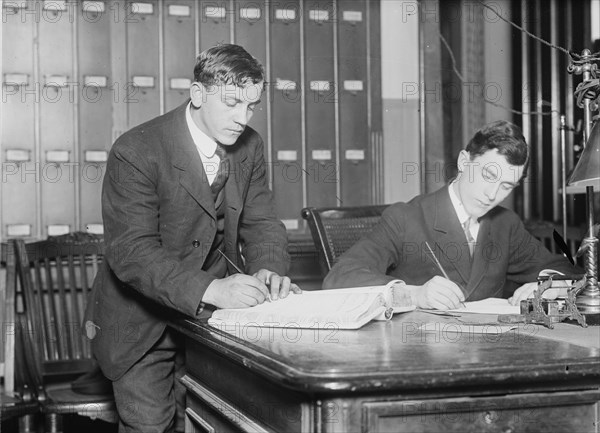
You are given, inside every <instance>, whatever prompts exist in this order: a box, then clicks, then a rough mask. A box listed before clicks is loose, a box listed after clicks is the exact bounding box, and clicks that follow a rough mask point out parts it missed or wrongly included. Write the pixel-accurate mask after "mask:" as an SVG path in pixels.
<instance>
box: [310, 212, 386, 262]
mask: <svg viewBox="0 0 600 433" xmlns="http://www.w3.org/2000/svg"><path fill="white" fill-rule="evenodd" d="M387 207H388V205H370V206H356V207H338V208H314V207H309V208H304V209H302V213H301V215H302V218H304V219H305V220H306V221H307V222H308V227H309V229H310V231H311V234H312V237H313V241H314V243H315V246H316V248H317V250H318V251H319V252H320V253H321V254H322V255H323V259H324V260H323V261H324V265H325V270H326V271H329V270H330V269H331V268H332V267H333V265H334V264H335V263H336V262H337V261H338V260H339V258H340V256H341V255H342V254H343V253H345V252H346V251H347V250H348V249H349V248H350V247H351V246H352V245H354V244H355V243H356V242H357V241H358V240H359V239H360V238H361V237H362V236H364V235H365V234H366V233H368V232H370V231H371V230H372V229H373V227H374V226H375V225H376V224H377V223H378V222H379V220H380V219H381V214H382V213H383V211H384V210H385V209H386V208H387Z"/></svg>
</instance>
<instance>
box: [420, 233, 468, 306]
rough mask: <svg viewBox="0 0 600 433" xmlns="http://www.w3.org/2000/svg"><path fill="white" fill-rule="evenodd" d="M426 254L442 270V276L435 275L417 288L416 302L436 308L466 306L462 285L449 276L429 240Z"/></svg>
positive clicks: (426, 244) (426, 243)
mask: <svg viewBox="0 0 600 433" xmlns="http://www.w3.org/2000/svg"><path fill="white" fill-rule="evenodd" d="M425 246H426V247H427V250H428V251H427V252H426V255H427V257H429V259H430V260H431V261H433V263H434V264H435V265H436V266H437V268H438V269H439V270H440V272H441V274H442V275H443V278H442V277H439V276H435V277H433V278H431V279H430V280H429V281H427V282H426V283H425V284H423V285H422V286H420V287H419V288H418V290H415V292H414V293H415V297H416V304H417V307H419V308H433V309H436V310H449V309H450V310H451V309H455V308H458V307H460V306H461V305H462V306H463V307H464V300H465V295H464V292H463V290H462V289H461V287H460V286H458V285H457V284H456V283H454V282H453V281H452V280H450V278H449V277H448V274H447V273H446V270H445V269H444V267H443V266H442V264H441V263H440V261H439V260H438V258H437V257H436V255H435V254H434V252H433V250H432V249H431V247H430V246H429V243H428V242H425Z"/></svg>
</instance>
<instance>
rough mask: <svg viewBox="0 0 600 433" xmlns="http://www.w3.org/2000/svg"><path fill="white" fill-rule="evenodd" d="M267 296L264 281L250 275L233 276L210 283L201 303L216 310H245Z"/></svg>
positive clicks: (260, 302) (267, 291) (267, 292)
mask: <svg viewBox="0 0 600 433" xmlns="http://www.w3.org/2000/svg"><path fill="white" fill-rule="evenodd" d="M268 296H269V289H268V288H267V286H266V285H265V283H264V281H261V280H260V279H259V278H257V277H254V276H252V275H245V274H233V275H230V276H229V277H226V278H221V279H217V280H214V281H213V282H212V283H210V284H209V285H208V287H207V288H206V292H204V296H203V297H202V302H204V303H206V304H211V305H214V306H215V307H217V308H245V307H253V306H255V305H258V304H262V303H263V302H265V300H267V298H268Z"/></svg>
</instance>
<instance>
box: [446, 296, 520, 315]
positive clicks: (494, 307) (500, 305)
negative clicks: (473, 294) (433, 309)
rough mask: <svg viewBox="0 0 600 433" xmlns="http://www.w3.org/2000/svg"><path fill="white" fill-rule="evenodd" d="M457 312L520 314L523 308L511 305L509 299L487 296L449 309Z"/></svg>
mask: <svg viewBox="0 0 600 433" xmlns="http://www.w3.org/2000/svg"><path fill="white" fill-rule="evenodd" d="M448 311H452V312H457V313H479V314H519V313H520V312H521V308H520V307H519V306H518V305H511V304H509V302H508V299H501V298H487V299H482V300H481V301H472V302H465V306H464V307H461V308H456V309H454V310H448Z"/></svg>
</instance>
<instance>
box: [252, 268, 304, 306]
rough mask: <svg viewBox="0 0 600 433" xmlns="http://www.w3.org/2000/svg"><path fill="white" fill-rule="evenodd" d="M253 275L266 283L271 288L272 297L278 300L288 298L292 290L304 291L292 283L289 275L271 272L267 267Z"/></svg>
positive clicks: (296, 291)
mask: <svg viewBox="0 0 600 433" xmlns="http://www.w3.org/2000/svg"><path fill="white" fill-rule="evenodd" d="M253 277H255V278H257V279H258V280H260V281H261V282H262V283H263V284H264V285H266V286H267V287H268V288H269V293H270V296H271V299H272V300H273V301H276V300H277V299H280V298H281V299H283V298H286V297H287V295H289V293H290V290H291V291H292V292H294V293H296V294H300V293H302V290H300V287H298V286H297V285H296V284H294V283H292V281H291V280H290V278H289V277H285V276H284V277H282V276H280V275H278V274H276V273H275V272H271V271H269V270H267V269H261V270H259V271H258V272H256V273H255V274H254V275H253Z"/></svg>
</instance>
